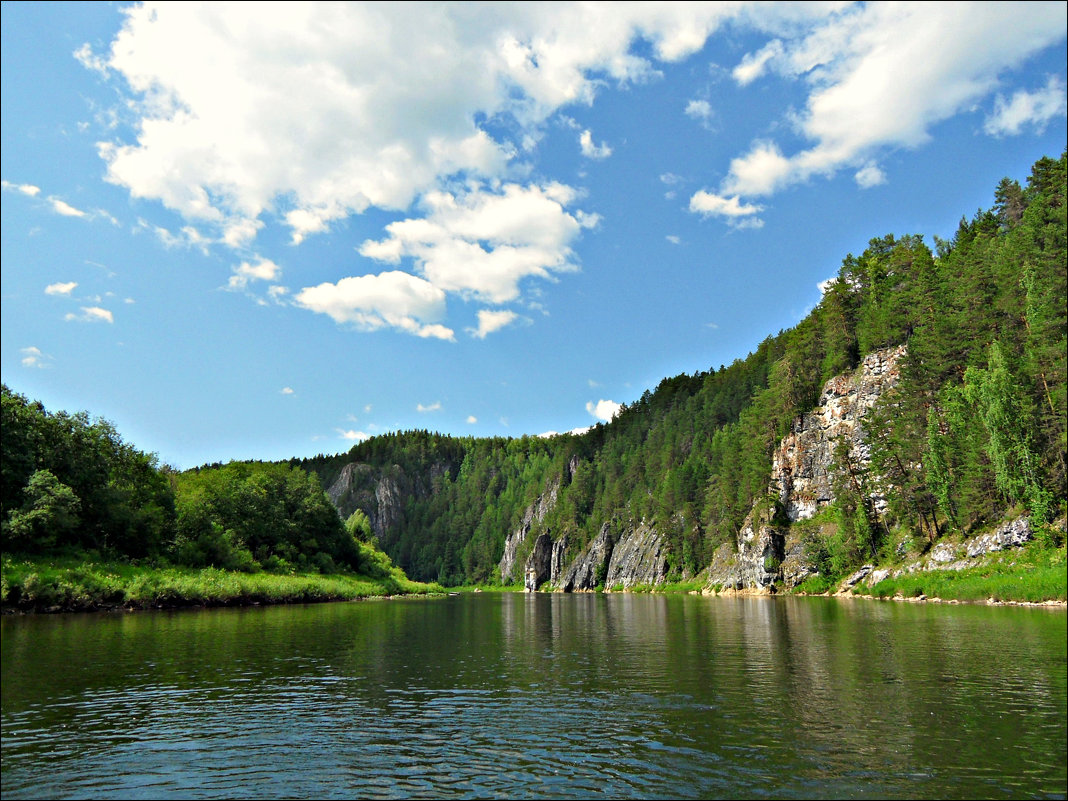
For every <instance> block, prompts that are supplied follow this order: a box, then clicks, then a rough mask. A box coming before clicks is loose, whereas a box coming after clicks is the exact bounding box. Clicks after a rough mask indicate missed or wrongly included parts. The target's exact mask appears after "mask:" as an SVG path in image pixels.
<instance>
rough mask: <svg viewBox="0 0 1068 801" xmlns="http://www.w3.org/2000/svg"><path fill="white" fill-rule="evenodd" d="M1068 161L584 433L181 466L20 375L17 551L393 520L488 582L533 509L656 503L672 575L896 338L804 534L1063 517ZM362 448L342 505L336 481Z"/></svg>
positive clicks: (8, 532)
mask: <svg viewBox="0 0 1068 801" xmlns="http://www.w3.org/2000/svg"><path fill="white" fill-rule="evenodd" d="M1065 163H1066V159H1065V156H1064V155H1062V156H1061V158H1060V159H1056V160H1055V159H1041V160H1040V161H1039V162H1037V163H1036V164H1035V166H1034V168H1033V169H1032V173H1031V176H1030V177H1029V179H1028V180H1027V182H1026V185H1025V186H1022V187H1021V186H1020V185H1019V184H1018V183H1017V182H1015V181H1012V180H1009V179H1006V180H1005V181H1002V182H1001V184H1000V185H999V186H998V188H997V190H996V192H995V205H994V207H993V209H992V210H990V211H979V212H977V213H976V214H975V216H974V217H973V218H972V219H970V220H969V219H962V220H961V223H960V226H959V228H958V230H957V232H956V234H955V235H954V237H953V239H952V240H951V241H948V242H947V241H944V240H940V239H937V238H936V240H935V252H934V253H932V252H931V250H930V249H929V248H928V246H927V245H926V244H925V243H924V241H923V239H922V237H921V236H918V235H914V234H912V235H906V236H901V237H895V236H884V237H878V238H875V239H872V240H871V241H870V242H869V244H868V247H867V248H866V249H865V250H864V252H863V253H861V254H860V255H859V256H854V255H852V254H850V255H848V256H846V258H845V259H844V260H843V262H842V267H841V270H840V271H839V274H838V276H837V278H836V279H835V280H834V281H833V282H831V283H830V285H829V286H828V287H827V288H826V291H825V294H824V296H823V298H822V300H821V302H820V303H819V304H818V305H817V306H816V307H815V308H814V309H813V310H812V312H811V313H810V314H809V315H808V316H807V317H805V319H803V320H802V321H801V322H800V323H798V325H797V326H795V327H794V328H792V329H790V330H788V331H780V332H779V333H778V334H776V335H775V336H770V337H768V338H767V339H765V340H764V341H763V342H761V343H760V345H759V346H758V347H757V348H756V350H755V351H754V352H753V353H751V354H749V356H748V357H746V358H745V359H738V360H735V361H734V362H733V363H732V364H730V365H728V366H720V367H719V368H718V369H709V370H708V371H699V372H697V373H695V374H693V375H686V374H683V375H678V376H675V377H672V378H665V379H664V380H663V381H661V382H660V384H659V385H658V386H657V387H656V388H655V390H650V391H646V392H644V393H643V394H642V395H641V397H640V398H638V399H637V400H636V401H634V402H633V403H632V404H628V405H625V406H623V407H622V409H621V410H620V413H619V415H618V416H617V417H616V418H615V419H614V420H613V421H612V422H611V423H610V424H607V425H600V424H599V425H597V426H595V427H594V428H592V429H591V430H590V431H588V432H587V433H585V434H582V435H564V436H559V437H553V438H551V439H540V438H534V437H524V438H520V439H503V438H491V439H474V438H470V437H466V438H459V437H450V436H446V435H442V434H438V433H432V432H429V431H408V432H396V433H391V434H387V435H384V436H379V437H374V438H372V439H369V440H367V441H365V442H362V443H360V444H358V445H356V446H354V447H353V448H352V450H351V451H349V453H347V454H343V455H338V456H324V455H320V456H317V457H315V458H313V459H305V460H291V461H290V462H289V463H288V464H285V465H264V464H237V463H234V464H230V465H226V466H221V465H220V466H215V467H213V468H204V469H202V470H199V471H195V472H191V473H186V474H182V475H181V476H174V475H171V474H169V473H168V472H166V471H161V470H159V469H158V468H157V466H156V464H155V460H154V459H153V458H152V457H150V456H146V455H145V454H141V453H140V452H138V451H135V450H134V449H132V448H130V447H129V446H127V445H125V444H123V443H122V441H121V440H120V439H119V438H118V436H117V434H116V433H115V431H114V429H113V428H111V427H110V425H109V424H107V423H105V422H103V421H97V422H95V423H90V421H89V420H88V419H87V418H86V417H85V416H84V415H81V416H79V415H74V416H69V415H65V414H58V415H49V414H47V413H46V412H44V410H43V409H42V408H41V407H40V405H39V404H31V403H29V402H27V401H26V400H25V399H24V398H21V397H20V396H17V395H14V394H12V393H10V391H9V390H7V389H6V388H5V389H4V396H3V452H2V460H0V478H2V481H0V502H2V507H3V509H2V511H3V538H4V540H3V542H4V548H5V550H7V549H27V550H33V549H37V550H48V549H53V548H62V547H76V548H98V549H101V550H102V551H111V552H119V553H124V554H128V555H137V556H141V555H147V556H152V555H169V557H170V558H172V559H175V560H177V561H179V562H183V563H186V564H203V565H210V564H214V565H218V566H226V567H231V568H238V569H242V570H250V571H255V570H259V569H264V568H265V569H267V570H271V571H281V572H284V571H286V570H289V569H295V568H301V569H309V570H310V569H318V570H320V571H323V572H328V571H330V570H333V569H337V568H345V567H348V568H356V569H360V570H364V571H369V572H371V573H374V572H375V571H378V572H381V571H382V570H388V568H387V567H386V565H388V562H383V561H382V558H381V555H380V554H379V553H378V552H377V551H375V550H374V545H375V540H376V537H377V540H378V542H379V543H380V545H381V547H382V549H383V550H384V551H386V552H387V553H388V554H389V555H390V557H391V558H392V559H393V560H394V561H395V562H396V563H397V564H399V565H400V566H401V567H403V568H404V569H405V570H406V571H407V572H408V573H409V574H410V575H412V576H413V578H416V579H422V580H437V581H441V582H443V583H448V584H458V583H463V582H470V583H493V582H496V581H499V580H500V578H501V577H500V575H499V572H498V563H499V561H500V559H501V555H502V553H503V549H504V542H505V538H506V536H507V535H508V534H509V533H510V532H512V531H515V530H517V529H519V528H520V527H521V526H522V527H524V528H529V529H530V531H531V533H533V534H535V535H536V534H540V533H541V532H543V531H547V532H549V533H550V534H551V536H552V538H553V539H554V540H558V539H560V538H561V537H565V536H566V538H567V542H568V546H567V552H568V554H569V555H572V556H573V555H575V554H578V553H579V552H580V551H581V550H582V549H583V548H584V547H585V546H586V545H587V544H588V543H589V542H590V541H591V540H592V539H593V538H594V537H595V536H596V535H597V533H598V532H599V531H600V530H601V528H602V527H603V526H604V525H606V524H608V525H609V528H610V530H611V531H613V532H618V531H620V530H622V529H623V528H624V527H626V526H629V525H633V524H636V523H637V522H638V521H641V520H644V521H646V522H647V523H649V524H652V525H654V526H656V528H657V530H658V531H659V533H660V534H661V535H662V537H663V538H664V542H665V548H666V550H667V553H666V556H667V563H668V564H669V566H670V576H669V578H670V579H671V580H685V579H687V578H689V577H690V576H693V575H695V574H696V573H697V572H698V571H700V570H701V569H702V568H703V567H704V566H706V565H708V564H709V562H710V561H711V559H712V555H713V552H714V551H715V550H716V548H717V547H719V546H720V545H721V544H723V543H725V542H731V543H733V542H734V541H735V538H736V536H737V532H738V530H739V528H740V527H741V525H742V522H743V520H744V519H745V517H746V515H747V514H748V513H749V511H750V509H752V507H753V503H754V501H755V500H756V499H758V498H762V497H763V496H764V495H765V493H766V492H767V488H768V478H769V473H770V468H771V461H772V453H773V451H774V449H775V448H776V446H777V445H778V443H779V441H780V440H781V438H782V437H783V436H784V435H786V434H787V433H789V432H790V431H791V430H794V429H795V428H796V427H797V425H798V423H799V422H800V421H801V419H802V415H803V414H805V413H806V412H807V411H808V410H810V409H811V408H812V407H813V406H814V405H815V403H816V402H817V400H818V398H819V393H820V389H821V386H822V384H823V382H825V381H826V380H827V379H829V378H831V377H832V376H835V375H838V374H841V373H844V372H848V371H850V370H852V369H854V368H856V367H857V366H858V364H859V361H860V358H861V356H862V355H865V354H867V353H868V352H870V351H872V350H875V349H880V348H885V347H891V346H897V345H907V347H908V353H907V357H906V359H905V361H904V364H903V366H902V370H901V380H900V382H899V383H898V385H897V387H896V388H895V389H894V390H893V391H892V392H888V393H886V394H885V395H884V396H883V398H882V399H881V400H880V402H879V404H877V406H876V408H875V409H874V410H873V411H872V413H871V414H870V416H869V417H868V419H867V420H866V422H865V428H866V430H867V435H868V437H867V442H868V446H869V447H870V456H871V460H870V466H869V467H864V466H863V465H862V464H861V463H860V462H851V461H850V459H851V458H852V457H850V455H849V453H848V452H843V453H841V454H840V458H839V462H840V464H839V467H840V468H841V475H842V481H841V482H840V486H839V487H838V488H837V492H836V498H835V504H834V507H835V508H834V510H832V514H833V516H834V524H833V525H828V526H827V533H826V535H825V536H822V537H821V538H819V539H818V540H817V539H813V538H809V540H806V541H805V547H806V550H807V551H808V552H809V555H810V556H811V557H812V559H813V561H815V562H816V563H817V565H818V566H819V568H820V571H821V573H822V574H823V578H826V576H839V575H842V574H843V573H844V572H846V571H847V570H850V569H851V568H852V567H854V566H855V565H856V564H858V563H859V562H861V561H867V560H871V559H875V558H882V557H884V556H885V554H886V552H887V551H888V550H890V548H891V545H890V543H891V537H890V534H891V532H895V534H894V536H895V538H896V541H902V540H910V541H912V542H920V543H924V544H930V543H933V542H934V541H935V540H937V538H938V537H940V536H942V534H943V533H944V532H945V531H946V530H947V529H952V530H959V531H963V532H965V533H968V532H970V531H972V530H974V529H975V528H977V527H979V526H981V525H984V524H985V523H988V522H992V521H995V520H997V519H999V518H1001V517H1003V516H1004V515H1006V514H1008V513H1010V512H1012V511H1013V510H1016V511H1021V510H1026V511H1028V512H1029V513H1030V514H1031V515H1032V516H1033V518H1034V519H1035V521H1036V522H1038V521H1045V520H1049V519H1051V518H1052V517H1054V516H1056V515H1057V514H1063V511H1064V508H1065V506H1064V505H1065V494H1066V491H1065V483H1066V466H1065V450H1066V447H1068V422H1066V416H1068V389H1066V387H1068V354H1066V352H1068V337H1066V332H1068V311H1066V307H1068V300H1066V284H1068V280H1066V273H1068V269H1066V253H1068V243H1066V235H1068V232H1066V218H1065V211H1066V203H1065V173H1066V170H1065ZM350 464H352V465H355V467H354V468H353V469H351V470H350V471H348V472H347V473H346V476H348V477H349V489H348V492H349V495H348V496H347V498H346V499H345V500H344V502H343V503H341V504H340V505H341V507H342V509H343V511H344V514H345V515H346V516H348V522H347V524H344V523H342V521H341V519H340V518H339V516H338V514H337V512H336V511H335V510H334V509H333V508H331V507H330V505H329V503H328V502H327V499H326V497H325V496H324V494H323V491H322V488H323V487H329V486H331V485H332V484H334V482H335V481H336V480H337V479H338V478H339V476H341V475H342V471H343V470H345V468H346V466H347V465H350ZM309 473H311V474H314V476H309ZM382 481H385V482H386V483H388V485H389V486H390V487H391V488H392V490H395V492H394V495H395V496H396V497H395V499H394V500H395V504H394V505H393V506H389V508H388V510H387V509H386V508H385V507H382V508H380V503H381V501H380V499H379V498H378V497H377V495H376V488H377V487H378V486H379V482H382ZM873 493H874V494H876V495H879V496H881V497H882V498H884V499H885V504H882V503H880V504H875V503H873V501H872V495H873ZM539 499H542V501H543V502H542V503H541V504H539V503H538V501H539ZM550 500H552V501H553V502H550ZM535 509H537V510H538V514H536V515H535V514H533V511H534V510H535ZM386 511H388V515H386V514H385V512H386ZM357 512H358V514H357ZM898 532H900V536H899V534H898ZM527 541H528V542H529V541H530V538H528V540H527ZM527 547H529V546H527ZM519 557H520V559H522V558H523V557H525V554H524V553H522V552H521V553H520V554H519ZM515 578H516V577H513V580H514V579H515Z"/></svg>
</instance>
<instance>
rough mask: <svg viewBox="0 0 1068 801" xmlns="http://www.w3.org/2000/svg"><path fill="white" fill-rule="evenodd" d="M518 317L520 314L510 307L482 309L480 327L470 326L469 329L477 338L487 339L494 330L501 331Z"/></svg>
mask: <svg viewBox="0 0 1068 801" xmlns="http://www.w3.org/2000/svg"><path fill="white" fill-rule="evenodd" d="M517 317H519V315H518V314H516V313H515V312H514V311H510V310H508V309H499V310H490V309H480V310H479V312H478V328H468V329H467V331H468V333H470V334H471V336H473V337H475V338H476V339H485V338H486V337H487V336H488V335H489V334H492V333H493V332H494V331H499V330H500V329H502V328H504V327H505V326H507V325H509V324H511V323H512V322H513V321H514V320H515V319H516V318H517Z"/></svg>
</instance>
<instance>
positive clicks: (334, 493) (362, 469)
mask: <svg viewBox="0 0 1068 801" xmlns="http://www.w3.org/2000/svg"><path fill="white" fill-rule="evenodd" d="M422 490H423V488H422V487H417V486H415V485H413V482H412V481H411V480H409V478H408V476H406V475H405V473H404V471H403V470H401V468H399V467H397V466H394V467H393V468H391V469H388V470H385V471H382V472H380V473H378V474H376V473H375V471H374V470H373V469H372V468H371V466H370V465H368V464H362V463H360V462H352V463H351V464H347V465H345V467H344V468H343V469H342V470H341V474H340V475H339V476H338V477H337V480H335V481H334V483H333V484H331V485H330V486H329V487H327V490H326V494H327V495H328V496H329V497H330V500H331V501H333V503H334V506H336V507H337V509H338V513H339V514H340V515H341V516H342V517H348V516H349V515H350V514H352V512H353V511H354V510H355V509H363V510H364V511H365V512H366V513H367V517H368V518H369V519H370V521H371V528H372V529H373V530H374V533H375V534H376V535H377V536H379V537H381V536H382V534H383V532H385V531H386V529H388V528H389V527H390V526H392V525H393V524H394V523H396V522H397V521H398V520H399V519H400V517H401V514H402V513H403V511H404V504H405V502H406V501H407V498H408V496H409V495H411V494H413V493H415V494H423V492H422ZM426 491H427V492H429V488H427V490H426Z"/></svg>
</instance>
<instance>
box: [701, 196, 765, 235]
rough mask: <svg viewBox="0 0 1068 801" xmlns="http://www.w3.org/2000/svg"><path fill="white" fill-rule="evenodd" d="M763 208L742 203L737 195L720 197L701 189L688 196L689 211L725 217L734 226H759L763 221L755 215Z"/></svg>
mask: <svg viewBox="0 0 1068 801" xmlns="http://www.w3.org/2000/svg"><path fill="white" fill-rule="evenodd" d="M763 210H764V207H763V206H757V205H755V204H746V203H742V202H741V201H740V200H739V199H738V196H737V195H735V196H734V197H722V196H720V195H717V194H714V193H712V192H706V191H705V190H703V189H702V190H700V191H698V192H695V193H694V195H693V197H691V198H690V211H692V212H696V213H698V214H701V215H703V216H705V217H726V218H727V220H728V221H729V222H730V223H731V224H732V225H734V226H735V227H743V226H747V227H760V225H762V224H763V223H761V222H760V220H759V219H757V218H756V217H755V215H757V214H759V213H760V212H762V211H763Z"/></svg>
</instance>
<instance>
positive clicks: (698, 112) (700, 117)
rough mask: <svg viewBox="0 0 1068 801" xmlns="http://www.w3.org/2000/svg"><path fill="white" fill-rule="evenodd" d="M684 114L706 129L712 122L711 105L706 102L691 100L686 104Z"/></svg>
mask: <svg viewBox="0 0 1068 801" xmlns="http://www.w3.org/2000/svg"><path fill="white" fill-rule="evenodd" d="M684 113H685V114H686V116H687V117H689V118H690V119H694V120H697V121H698V122H699V123H701V124H702V125H703V126H705V127H706V128H707V127H708V126H709V123H710V122H711V121H712V104H711V103H709V102H708V101H707V100H691V101H690V102H689V103H687V104H686V110H685V112H684Z"/></svg>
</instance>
